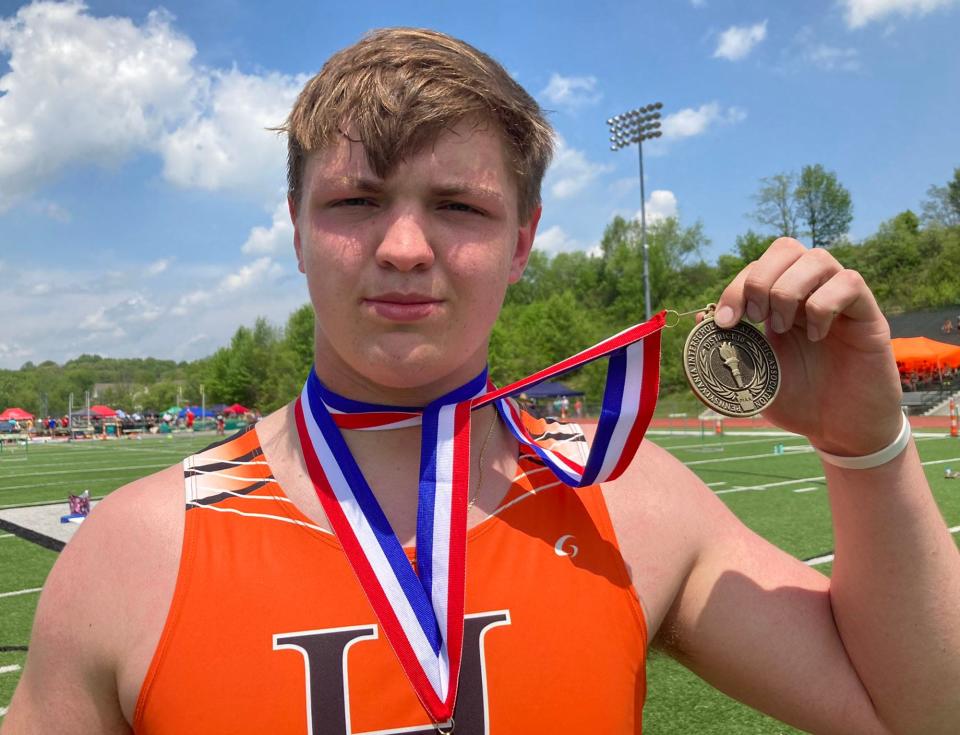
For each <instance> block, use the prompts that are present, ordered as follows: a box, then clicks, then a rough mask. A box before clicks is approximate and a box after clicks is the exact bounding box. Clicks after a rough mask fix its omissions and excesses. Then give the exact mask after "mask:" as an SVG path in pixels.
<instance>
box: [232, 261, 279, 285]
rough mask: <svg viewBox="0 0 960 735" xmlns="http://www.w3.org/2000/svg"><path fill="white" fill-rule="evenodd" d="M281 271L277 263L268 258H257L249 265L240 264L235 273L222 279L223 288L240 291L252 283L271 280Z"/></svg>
mask: <svg viewBox="0 0 960 735" xmlns="http://www.w3.org/2000/svg"><path fill="white" fill-rule="evenodd" d="M282 272H283V268H282V267H281V266H280V264H279V263H275V262H274V261H273V260H272V259H270V258H258V259H257V260H255V261H253V262H252V263H251V264H250V265H244V266H241V268H240V270H238V271H237V272H236V273H231V274H230V275H229V276H227V277H226V278H224V279H223V283H222V286H223V290H224V291H226V292H227V293H230V292H232V291H240V290H242V289H244V288H247V287H248V286H250V285H252V284H254V283H258V284H259V283H261V282H263V281H266V280H272V279H274V278H276V277H277V276H278V275H280V274H281V273H282Z"/></svg>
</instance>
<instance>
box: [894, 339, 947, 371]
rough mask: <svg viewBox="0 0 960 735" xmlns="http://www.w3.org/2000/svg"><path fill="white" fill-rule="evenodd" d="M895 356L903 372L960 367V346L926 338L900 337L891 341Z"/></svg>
mask: <svg viewBox="0 0 960 735" xmlns="http://www.w3.org/2000/svg"><path fill="white" fill-rule="evenodd" d="M890 342H891V343H892V345H893V356H894V357H895V358H896V360H897V363H898V365H899V366H900V367H901V370H917V369H919V368H922V367H925V366H924V363H926V367H929V368H945V367H960V346H957V345H948V344H946V343H944V342H937V341H936V340H934V339H927V338H926V337H899V338H897V339H893V340H890Z"/></svg>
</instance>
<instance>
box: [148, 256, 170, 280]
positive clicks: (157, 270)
mask: <svg viewBox="0 0 960 735" xmlns="http://www.w3.org/2000/svg"><path fill="white" fill-rule="evenodd" d="M170 262H171V260H170V258H161V259H160V260H155V261H153V262H152V263H151V264H150V265H148V266H147V268H146V271H145V272H146V274H147V275H148V276H159V275H160V274H161V273H163V272H164V271H165V270H167V268H169V267H170Z"/></svg>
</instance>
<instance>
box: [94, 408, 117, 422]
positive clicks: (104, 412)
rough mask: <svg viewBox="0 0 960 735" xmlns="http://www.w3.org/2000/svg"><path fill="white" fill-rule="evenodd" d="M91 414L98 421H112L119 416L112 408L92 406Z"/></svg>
mask: <svg viewBox="0 0 960 735" xmlns="http://www.w3.org/2000/svg"><path fill="white" fill-rule="evenodd" d="M90 413H91V414H93V415H94V416H96V417H97V418H98V419H112V418H114V417H115V416H116V415H117V412H116V411H114V410H113V409H112V408H110V406H90Z"/></svg>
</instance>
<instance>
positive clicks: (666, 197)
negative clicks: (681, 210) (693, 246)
mask: <svg viewBox="0 0 960 735" xmlns="http://www.w3.org/2000/svg"><path fill="white" fill-rule="evenodd" d="M645 209H646V214H647V223H648V224H649V223H651V222H658V221H660V220H665V219H669V218H670V217H676V216H677V197H676V196H675V195H674V193H673V192H672V191H667V190H666V189H657V190H655V191H652V192H650V196H649V198H648V199H647V201H646V207H645ZM636 218H637V219H640V212H639V211H638V212H637V214H636Z"/></svg>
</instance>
